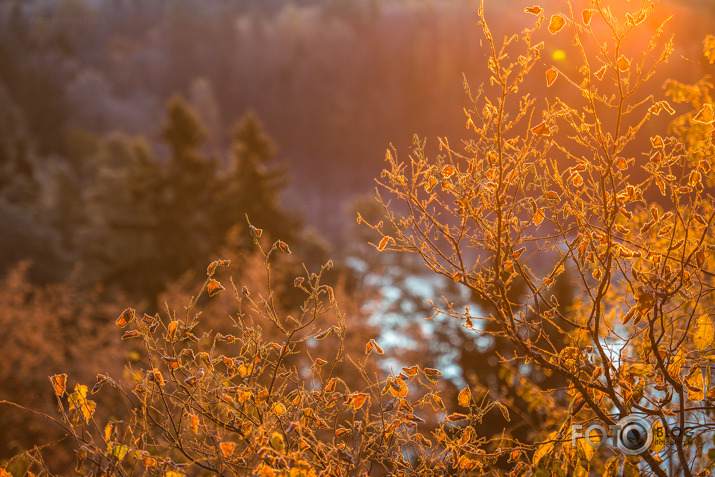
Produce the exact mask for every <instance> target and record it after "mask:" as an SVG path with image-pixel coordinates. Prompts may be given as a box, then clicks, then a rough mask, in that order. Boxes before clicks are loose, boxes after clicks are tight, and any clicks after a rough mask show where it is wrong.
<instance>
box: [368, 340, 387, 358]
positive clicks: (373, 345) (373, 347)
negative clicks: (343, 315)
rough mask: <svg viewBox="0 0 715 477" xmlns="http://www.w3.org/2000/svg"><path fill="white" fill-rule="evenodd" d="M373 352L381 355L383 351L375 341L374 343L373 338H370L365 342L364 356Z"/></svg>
mask: <svg viewBox="0 0 715 477" xmlns="http://www.w3.org/2000/svg"><path fill="white" fill-rule="evenodd" d="M373 350H374V351H377V354H382V353H384V351H383V350H382V348H380V345H378V344H377V341H375V339H374V338H370V341H368V342H367V345H366V346H365V354H368V355H369V354H370V353H372V352H373Z"/></svg>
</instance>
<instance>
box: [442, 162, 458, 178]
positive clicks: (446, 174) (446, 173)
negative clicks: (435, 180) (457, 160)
mask: <svg viewBox="0 0 715 477" xmlns="http://www.w3.org/2000/svg"><path fill="white" fill-rule="evenodd" d="M454 172H455V169H454V166H452V165H451V164H447V165H446V166H444V167H443V168H442V177H443V178H445V179H449V178H450V177H452V176H453V175H454Z"/></svg>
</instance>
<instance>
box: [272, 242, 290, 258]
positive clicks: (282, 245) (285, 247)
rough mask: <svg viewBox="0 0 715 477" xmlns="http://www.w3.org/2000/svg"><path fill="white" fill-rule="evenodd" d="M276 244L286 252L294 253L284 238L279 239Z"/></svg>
mask: <svg viewBox="0 0 715 477" xmlns="http://www.w3.org/2000/svg"><path fill="white" fill-rule="evenodd" d="M276 244H277V245H278V248H279V249H281V250H282V251H284V252H285V253H287V254H288V255H290V254H291V253H292V252H291V251H290V248H288V244H287V243H285V242H284V241H283V240H279V241H278V242H276Z"/></svg>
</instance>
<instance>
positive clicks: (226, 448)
mask: <svg viewBox="0 0 715 477" xmlns="http://www.w3.org/2000/svg"><path fill="white" fill-rule="evenodd" d="M218 446H219V447H220V448H221V453H222V454H223V456H224V458H226V459H228V458H229V457H230V456H231V454H233V451H234V449H236V443H235V442H221V443H219V445H218Z"/></svg>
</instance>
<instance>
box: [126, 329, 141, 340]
mask: <svg viewBox="0 0 715 477" xmlns="http://www.w3.org/2000/svg"><path fill="white" fill-rule="evenodd" d="M138 337H139V331H137V330H131V331H125V332H124V334H123V335H122V339H123V340H128V339H131V338H138Z"/></svg>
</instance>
